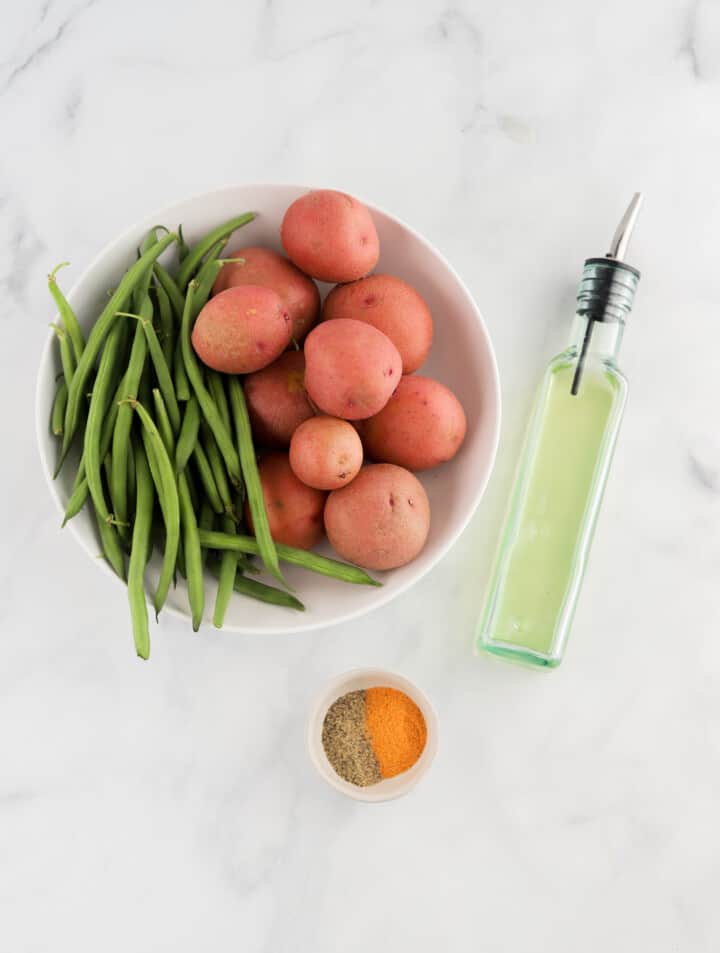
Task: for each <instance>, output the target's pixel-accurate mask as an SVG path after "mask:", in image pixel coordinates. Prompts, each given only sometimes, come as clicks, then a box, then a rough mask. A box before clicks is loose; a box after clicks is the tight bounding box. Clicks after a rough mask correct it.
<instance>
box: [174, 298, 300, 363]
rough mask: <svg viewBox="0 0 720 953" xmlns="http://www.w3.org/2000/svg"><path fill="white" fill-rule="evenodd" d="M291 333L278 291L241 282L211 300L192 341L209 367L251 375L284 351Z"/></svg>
mask: <svg viewBox="0 0 720 953" xmlns="http://www.w3.org/2000/svg"><path fill="white" fill-rule="evenodd" d="M291 334H292V324H291V322H290V315H289V314H288V312H287V310H286V309H285V307H284V306H283V303H282V301H281V300H280V296H279V295H278V294H277V293H276V292H275V291H272V290H271V289H270V288H262V287H260V286H259V285H241V286H239V287H237V288H228V289H227V291H222V292H221V293H220V294H218V295H215V297H213V298H211V299H210V300H209V301H208V303H207V304H206V305H205V307H204V308H203V309H202V311H201V312H200V314H199V315H198V318H197V321H196V322H195V327H194V328H193V332H192V344H193V347H194V348H195V352H196V354H197V356H198V357H199V358H200V360H201V361H202V362H203V363H204V364H207V366H208V367H212V368H213V369H214V370H216V371H223V372H224V373H226V374H249V373H251V372H252V371H258V370H260V368H261V367H266V366H267V365H268V364H271V363H272V362H273V361H274V360H275V358H276V357H278V355H280V354H282V352H283V351H284V350H285V348H286V347H287V346H288V344H289V343H290V336H291Z"/></svg>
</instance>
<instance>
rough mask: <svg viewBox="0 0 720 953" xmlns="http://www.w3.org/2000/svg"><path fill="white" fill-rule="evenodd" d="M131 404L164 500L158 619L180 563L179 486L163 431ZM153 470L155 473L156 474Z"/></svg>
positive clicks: (162, 507)
mask: <svg viewBox="0 0 720 953" xmlns="http://www.w3.org/2000/svg"><path fill="white" fill-rule="evenodd" d="M129 403H130V405H131V406H132V407H133V409H134V410H135V412H136V413H137V414H138V416H139V417H140V421H141V423H142V427H143V434H144V435H145V438H147V443H146V444H145V446H146V448H147V447H148V445H149V446H150V447H152V450H151V452H150V453H148V454H147V456H148V465H149V467H150V473H151V474H152V476H153V481H154V482H155V487H156V489H157V493H158V499H159V500H160V506H161V509H162V511H163V516H164V518H165V551H164V553H163V564H162V569H161V570H160V579H159V580H158V585H157V590H156V591H155V614H156V615H157V614H158V613H159V612H160V609H162V607H163V605H164V604H165V599H166V598H167V594H168V590H169V589H170V583H171V582H172V578H173V573H174V572H175V563H176V560H177V550H178V540H179V538H180V502H179V497H178V486H177V484H176V483H175V473H174V472H173V468H172V464H171V462H170V457H169V456H168V452H167V450H166V449H165V444H164V443H163V439H162V437H161V436H160V431H159V430H158V429H157V427H156V426H155V423H154V421H153V419H152V417H151V416H150V414H149V413H148V412H147V410H146V409H145V407H143V405H142V404H141V403H140V401H138V400H131V401H130V402H129ZM146 452H147V449H146ZM153 457H154V459H153ZM153 467H154V469H155V472H154V473H153Z"/></svg>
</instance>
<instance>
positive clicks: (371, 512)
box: [325, 463, 430, 569]
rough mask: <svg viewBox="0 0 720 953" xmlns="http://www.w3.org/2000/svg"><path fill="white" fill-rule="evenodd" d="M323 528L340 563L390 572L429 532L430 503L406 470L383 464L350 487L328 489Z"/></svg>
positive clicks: (413, 552) (369, 468)
mask: <svg viewBox="0 0 720 953" xmlns="http://www.w3.org/2000/svg"><path fill="white" fill-rule="evenodd" d="M325 529H326V530H327V534H328V538H329V540H330V542H331V543H332V545H333V547H334V548H335V550H336V552H337V553H338V555H339V556H341V557H342V558H343V559H347V560H349V561H350V562H353V563H357V565H358V566H364V567H365V569H396V568H397V567H398V566H404V565H405V564H406V563H409V562H410V561H411V560H413V559H415V557H416V556H417V555H418V553H420V551H421V550H422V548H423V546H424V545H425V540H426V539H427V535H428V531H429V529H430V504H429V502H428V498H427V494H426V492H425V490H424V488H423V485H422V483H420V481H419V480H418V478H417V477H416V476H414V475H413V474H412V473H410V471H409V470H404V469H403V468H402V467H396V466H393V465H392V464H389V463H376V464H372V465H371V466H367V467H363V469H362V470H361V471H360V473H358V475H357V476H356V477H355V479H354V480H353V481H352V483H351V484H350V486H346V487H343V489H341V490H333V492H332V493H331V494H330V496H329V497H328V498H327V502H326V504H325Z"/></svg>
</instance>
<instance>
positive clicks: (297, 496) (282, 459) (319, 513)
mask: <svg viewBox="0 0 720 953" xmlns="http://www.w3.org/2000/svg"><path fill="white" fill-rule="evenodd" d="M258 470H259V473H260V482H261V483H262V490H263V496H264V498H265V508H266V510H267V515H268V523H269V525H270V535H271V536H272V538H273V539H274V540H275V542H276V543H285V545H286V546H295V547H297V548H298V549H311V548H312V547H313V546H315V545H316V544H317V543H319V542H320V540H321V539H322V538H323V535H324V527H323V507H324V505H325V498H326V496H327V494H326V493H323V492H322V491H321V490H315V489H313V488H312V487H309V486H306V485H305V484H304V483H302V482H301V481H300V480H298V478H297V477H296V476H295V474H294V473H293V472H292V469H291V467H290V461H289V460H288V456H287V454H286V453H269V454H268V455H267V456H266V457H263V458H262V460H261V461H260V463H259V464H258ZM245 519H246V521H247V523H248V526H249V527H250V530H251V532H253V531H254V529H253V524H252V516H251V514H250V507H249V505H248V504H245Z"/></svg>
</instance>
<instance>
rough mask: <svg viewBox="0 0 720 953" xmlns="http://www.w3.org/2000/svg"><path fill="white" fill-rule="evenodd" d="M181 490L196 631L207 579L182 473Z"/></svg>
mask: <svg viewBox="0 0 720 953" xmlns="http://www.w3.org/2000/svg"><path fill="white" fill-rule="evenodd" d="M178 490H179V492H180V511H181V518H182V526H183V554H184V556H185V568H186V570H187V576H186V578H187V587H188V600H189V602H190V614H191V616H192V627H193V630H194V631H195V632H197V630H198V629H199V628H200V623H201V622H202V617H203V612H204V611H205V581H204V579H203V561H202V550H201V548H200V533H199V530H198V526H197V521H196V518H195V510H194V509H193V505H192V501H191V499H190V491H189V489H188V483H187V477H186V475H185V474H184V473H181V474H180V476H179V477H178Z"/></svg>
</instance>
